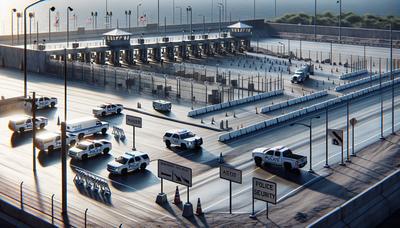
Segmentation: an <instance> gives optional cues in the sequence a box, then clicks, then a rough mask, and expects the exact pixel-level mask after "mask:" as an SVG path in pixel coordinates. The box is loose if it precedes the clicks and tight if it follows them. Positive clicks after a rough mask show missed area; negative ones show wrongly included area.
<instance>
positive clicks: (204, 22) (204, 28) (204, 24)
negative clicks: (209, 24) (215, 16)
mask: <svg viewBox="0 0 400 228" xmlns="http://www.w3.org/2000/svg"><path fill="white" fill-rule="evenodd" d="M199 17H203V35H205V34H206V16H204V15H203V14H199Z"/></svg>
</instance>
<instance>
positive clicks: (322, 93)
mask: <svg viewBox="0 0 400 228" xmlns="http://www.w3.org/2000/svg"><path fill="white" fill-rule="evenodd" d="M326 95H328V91H326V90H324V91H319V92H316V93H312V94H310V95H306V96H302V97H297V98H293V99H290V100H288V101H283V102H280V103H277V104H273V105H270V106H266V107H262V108H261V112H262V113H267V112H271V111H275V110H278V109H281V108H286V107H289V106H292V105H295V104H300V103H303V102H307V101H311V100H314V99H317V98H320V97H323V96H326Z"/></svg>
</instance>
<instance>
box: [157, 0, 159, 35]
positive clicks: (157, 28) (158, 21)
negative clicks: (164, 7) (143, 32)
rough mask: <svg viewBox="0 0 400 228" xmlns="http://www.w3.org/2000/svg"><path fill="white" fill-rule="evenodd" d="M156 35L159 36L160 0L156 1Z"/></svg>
mask: <svg viewBox="0 0 400 228" xmlns="http://www.w3.org/2000/svg"><path fill="white" fill-rule="evenodd" d="M157 33H158V34H160V0H157Z"/></svg>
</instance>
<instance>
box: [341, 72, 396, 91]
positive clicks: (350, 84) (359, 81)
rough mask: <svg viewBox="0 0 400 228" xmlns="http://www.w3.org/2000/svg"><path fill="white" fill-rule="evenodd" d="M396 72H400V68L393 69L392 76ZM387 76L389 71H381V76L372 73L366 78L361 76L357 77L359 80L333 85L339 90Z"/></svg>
mask: <svg viewBox="0 0 400 228" xmlns="http://www.w3.org/2000/svg"><path fill="white" fill-rule="evenodd" d="M397 74H400V69H396V70H394V71H393V76H394V75H397ZM389 76H390V72H386V73H383V74H382V75H381V76H380V75H379V74H374V75H372V76H371V77H368V78H362V79H359V80H356V81H352V82H349V83H347V84H343V85H340V86H337V87H335V91H336V92H340V91H343V90H346V89H350V88H353V87H356V86H358V85H362V84H365V83H368V82H371V81H375V80H378V79H379V78H380V77H382V78H386V77H389Z"/></svg>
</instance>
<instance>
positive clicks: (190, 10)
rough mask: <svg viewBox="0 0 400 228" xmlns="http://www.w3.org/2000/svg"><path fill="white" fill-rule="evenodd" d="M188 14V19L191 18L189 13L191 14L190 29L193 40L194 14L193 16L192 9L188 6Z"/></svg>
mask: <svg viewBox="0 0 400 228" xmlns="http://www.w3.org/2000/svg"><path fill="white" fill-rule="evenodd" d="M186 13H187V17H188V18H189V13H190V26H189V29H190V39H192V36H193V29H192V23H193V14H192V7H191V6H188V7H187V8H186Z"/></svg>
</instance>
